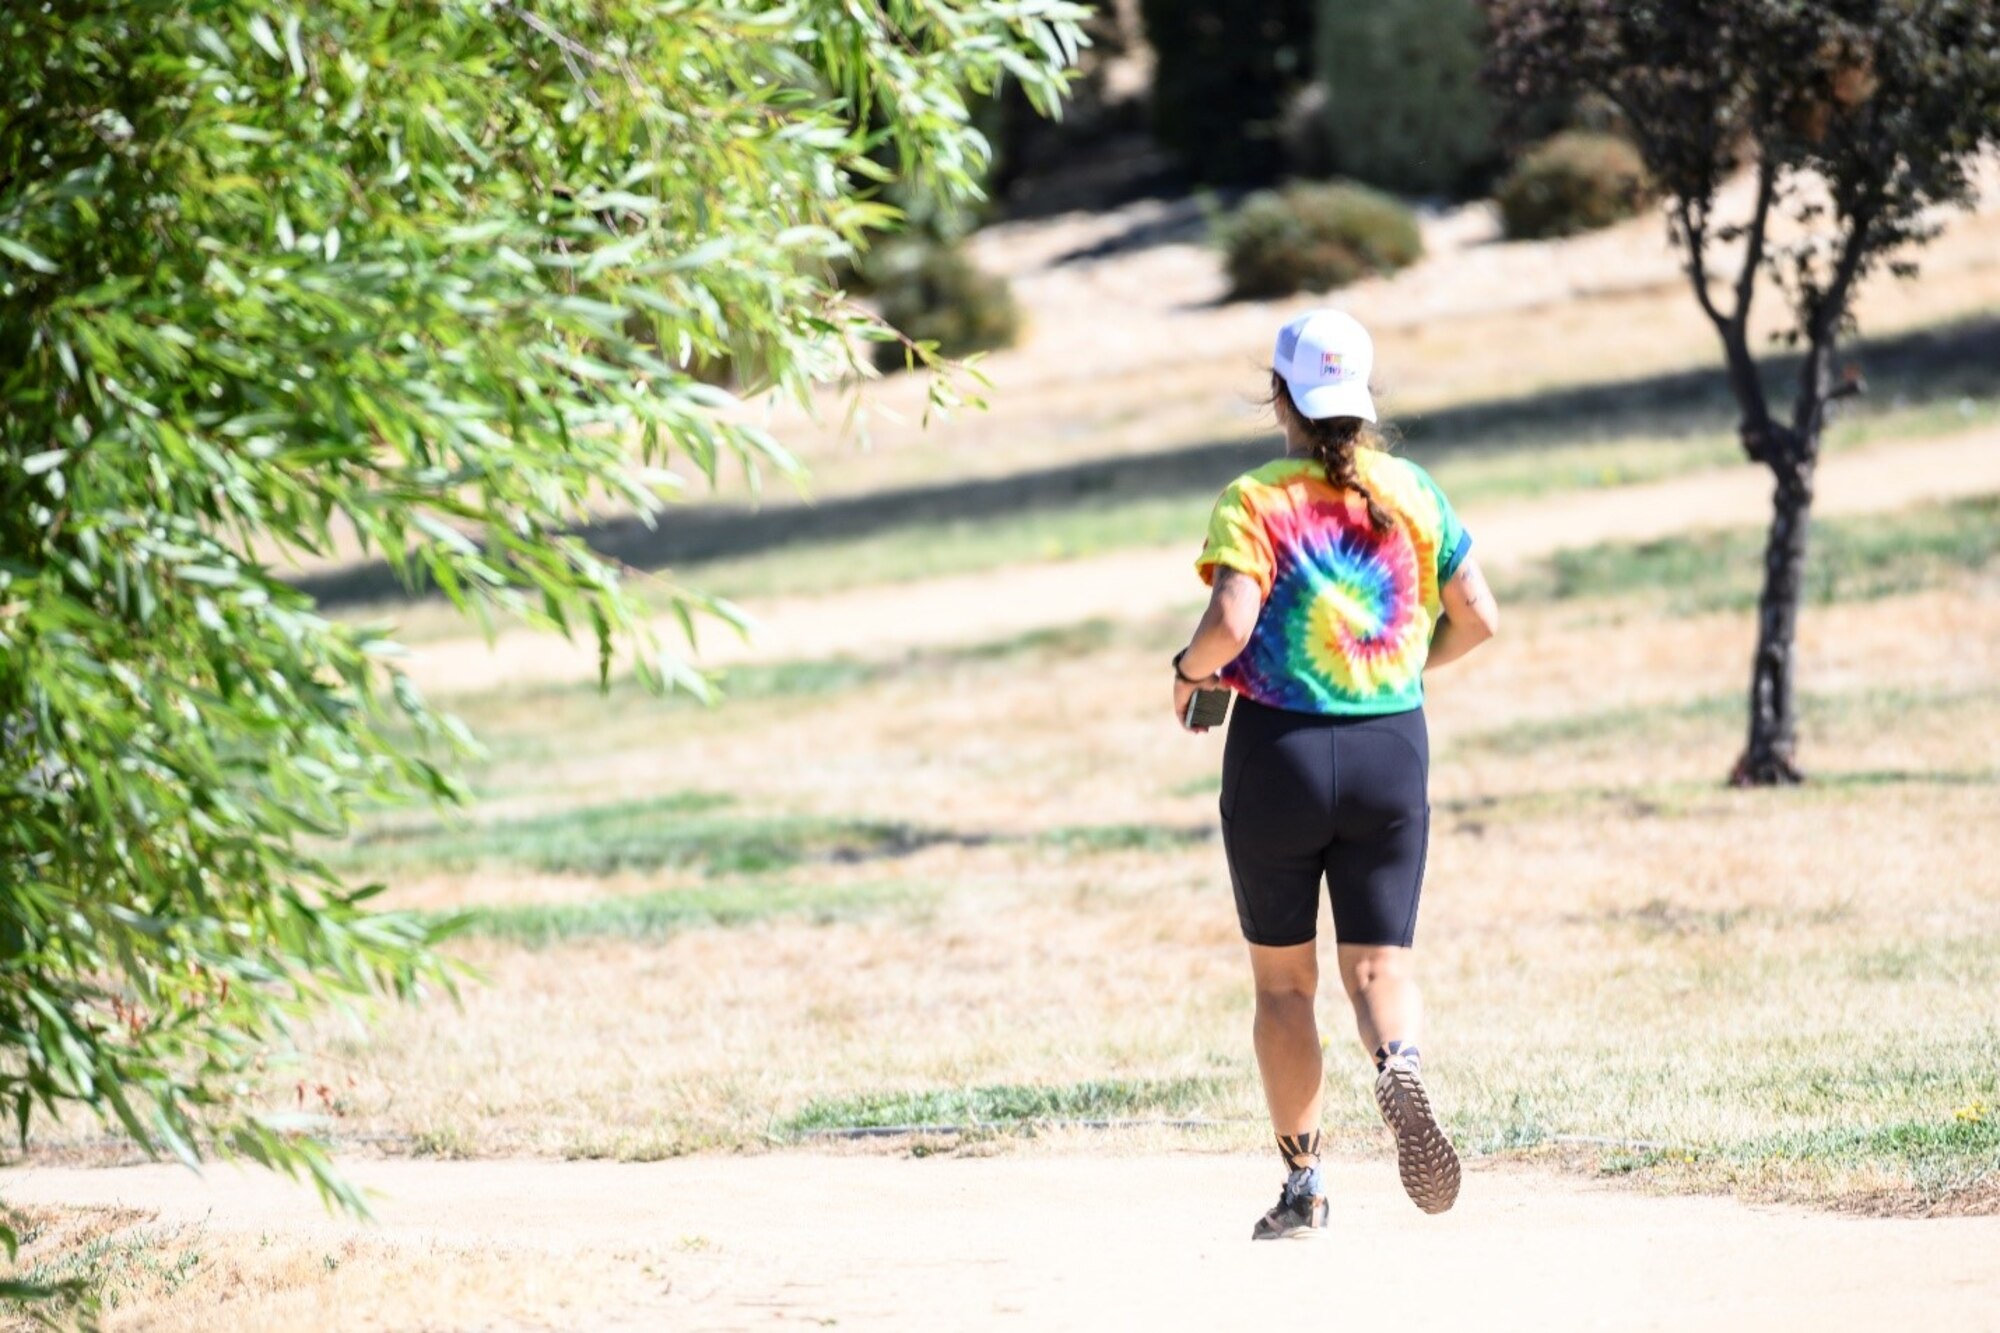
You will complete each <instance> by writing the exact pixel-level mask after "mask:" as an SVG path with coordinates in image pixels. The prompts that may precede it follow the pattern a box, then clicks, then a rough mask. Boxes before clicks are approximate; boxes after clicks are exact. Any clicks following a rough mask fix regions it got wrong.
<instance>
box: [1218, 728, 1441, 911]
mask: <svg viewBox="0 0 2000 1333" xmlns="http://www.w3.org/2000/svg"><path fill="white" fill-rule="evenodd" d="M1430 754H1431V748H1430V734H1429V732H1428V731H1427V730H1426V729H1425V727H1424V712H1423V709H1421V708H1418V709H1412V710H1411V711H1409V712H1407V713H1391V714H1389V715H1387V716H1383V717H1322V716H1319V715H1318V714H1313V713H1288V712H1285V711H1283V710H1281V709H1276V708H1267V707H1265V706H1264V705H1262V704H1258V703H1254V702H1252V701H1251V700H1250V699H1248V698H1245V697H1242V696H1239V697H1238V698H1237V700H1236V710H1235V716H1234V717H1232V718H1231V719H1230V723H1229V740H1228V743H1227V744H1226V745H1225V746H1224V748H1223V755H1222V843H1223V847H1224V849H1225V850H1226V851H1227V852H1228V854H1229V877H1230V880H1231V881H1232V882H1233V883H1234V885H1235V886H1236V915H1237V918H1238V920H1240V921H1241V922H1242V925H1243V937H1244V938H1245V939H1247V940H1249V941H1250V942H1251V943H1252V944H1263V945H1270V946H1273V947H1284V946H1286V945H1293V944H1304V943H1306V942H1307V941H1309V940H1311V939H1312V938H1313V937H1314V935H1315V934H1316V933H1317V931H1318V919H1319V886H1320V880H1321V879H1322V878H1324V879H1325V880H1326V883H1327V889H1328V892H1329V894H1330V896H1331V897H1332V900H1333V926H1334V933H1335V935H1336V936H1337V937H1338V939H1339V941H1340V942H1341V943H1342V944H1377V945H1382V944H1387V945H1400V946H1402V947H1404V948H1408V947H1409V945H1410V942H1411V941H1412V940H1413V939H1415V938H1416V931H1417V897H1418V895H1419V893H1420V892H1421V891H1422V889H1423V884H1424V856H1425V852H1426V849H1427V848H1428V846H1429V843H1430V822H1431V819H1430V795H1429V789H1430Z"/></svg>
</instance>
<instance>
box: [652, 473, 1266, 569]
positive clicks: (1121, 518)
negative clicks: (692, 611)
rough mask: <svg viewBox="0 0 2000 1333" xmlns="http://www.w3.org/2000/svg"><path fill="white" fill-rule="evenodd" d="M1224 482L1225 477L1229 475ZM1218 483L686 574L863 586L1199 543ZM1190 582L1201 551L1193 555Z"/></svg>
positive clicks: (906, 530)
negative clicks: (1183, 492) (1172, 493)
mask: <svg viewBox="0 0 2000 1333" xmlns="http://www.w3.org/2000/svg"><path fill="white" fill-rule="evenodd" d="M1223 480H1224V481H1226V480H1227V478H1223ZM1220 489H1221V487H1220V485H1219V484H1218V485H1216V486H1212V487H1204V488H1203V489H1201V490H1199V491H1190V492H1189V493H1187V494H1185V495H1174V496H1166V497H1149V498H1146V499H1138V500H1117V499H1113V498H1109V497H1100V498H1098V499H1096V500H1095V501H1093V502H1092V503H1090V504H1084V505H1076V506H1072V507H1064V508H1051V509H1041V510H1030V511H1028V512H1025V513H1019V512H1017V513H1005V514H997V515H995V516H993V517H992V518H964V519H953V520H950V521H948V522H942V523H937V522H923V521H918V522H913V523H907V524H898V525H896V526H895V527H893V528H890V529H887V530H885V531H882V532H875V533H870V534H869V535H868V536H865V537H853V538H847V539H843V540H837V541H824V542H812V543H804V544H800V545H794V546H786V547H783V548H780V549H779V550H777V551H774V552H772V553H771V554H769V555H756V556H747V557H743V558H741V559H733V560H718V561H711V562H707V563H703V564H692V565H688V566H687V567H686V568H684V569H681V570H677V571H676V576H677V577H678V578H680V579H681V580H682V581H684V582H686V583H689V584H691V585H693V586H694V587H698V588H701V589H702V590H704V591H706V592H710V593H713V594H716V595H718V596H722V597H730V598H757V597H777V596H791V595H804V594H815V593H827V592H838V591H841V590H843V589H847V588H852V587H855V586H857V585H873V584H883V583H907V582H909V581H911V580H914V579H926V578H941V577H944V576H946V575H951V574H971V573H976V572H978V571H980V570H986V569H997V568H1000V567H1002V566H1005V565H1017V564H1031V563H1043V562H1048V561H1056V560H1076V559H1081V558H1084V557H1087V556H1093V555H1103V554H1107V553H1109V552H1112V551H1125V550H1132V549H1135V548H1139V547H1146V546H1164V545H1167V544H1169V543H1172V542H1187V541H1190V540H1192V541H1194V542H1195V543H1196V544H1197V545H1199V543H1200V540H1201V534H1202V531H1203V529H1204V528H1206V527H1207V524H1208V511H1209V509H1210V507H1211V506H1212V505H1213V504H1214V503H1215V494H1216V492H1217V491H1218V490H1220ZM1188 561H1189V570H1190V572H1189V574H1188V577H1189V579H1190V580H1192V579H1193V577H1194V575H1193V572H1192V569H1193V561H1194V556H1193V553H1192V552H1190V554H1189V556H1188Z"/></svg>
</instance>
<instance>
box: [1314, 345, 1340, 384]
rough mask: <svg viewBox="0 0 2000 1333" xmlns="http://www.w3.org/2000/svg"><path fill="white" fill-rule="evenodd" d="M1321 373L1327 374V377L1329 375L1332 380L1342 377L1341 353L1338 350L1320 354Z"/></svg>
mask: <svg viewBox="0 0 2000 1333" xmlns="http://www.w3.org/2000/svg"><path fill="white" fill-rule="evenodd" d="M1319 373H1320V374H1322V375H1324V376H1326V377H1327V378H1328V379H1330V380H1337V379H1339V378H1340V353H1338V352H1321V353H1320V354H1319Z"/></svg>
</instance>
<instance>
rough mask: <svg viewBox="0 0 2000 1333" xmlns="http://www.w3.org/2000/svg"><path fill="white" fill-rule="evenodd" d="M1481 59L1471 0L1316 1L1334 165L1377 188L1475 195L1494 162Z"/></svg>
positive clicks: (1482, 40)
mask: <svg viewBox="0 0 2000 1333" xmlns="http://www.w3.org/2000/svg"><path fill="white" fill-rule="evenodd" d="M1485 53H1486V25H1485V20H1484V19H1483V18H1482V16H1481V14H1480V9H1479V5H1478V3H1477V0H1367V3H1365V4H1361V3H1356V0H1321V3H1320V7H1319V24H1318V53H1317V59H1318V65H1319V77H1320V81H1321V82H1322V83H1324V84H1325V85H1326V118H1327V126H1328V132H1329V135H1330V138H1331V141H1332V149H1333V155H1334V167H1335V169H1336V170H1338V171H1339V172H1340V173H1341V174H1342V175H1343V176H1350V177H1352V178H1354V179H1355V180H1360V181H1366V182H1367V183H1368V184H1370V185H1376V186H1380V187H1381V188H1383V189H1385V190H1397V191H1401V192H1405V193H1411V194H1450V195H1456V196H1459V197H1461V198H1465V197H1473V196H1476V195H1478V194H1483V193H1484V192H1485V190H1486V187H1487V185H1488V183H1489V182H1490V181H1491V180H1492V178H1493V173H1494V171H1495V170H1496V169H1497V168H1498V167H1499V166H1500V164H1501V154H1500V151H1499V148H1498V145H1497V142H1496V139H1495V133H1494V131H1495V127H1496V125H1497V123H1498V113H1497V110H1496V108H1495V106H1494V103H1493V100H1492V98H1491V97H1490V96H1488V94H1487V92H1486V89H1485V87H1484V85H1483V84H1482V83H1481V82H1480V63H1481V61H1482V60H1483V59H1484V58H1485Z"/></svg>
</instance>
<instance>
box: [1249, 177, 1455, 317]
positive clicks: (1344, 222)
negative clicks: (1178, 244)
mask: <svg viewBox="0 0 2000 1333" xmlns="http://www.w3.org/2000/svg"><path fill="white" fill-rule="evenodd" d="M1222 243H1223V249H1224V251H1225V254H1226V256H1227V258H1226V261H1225V262H1226V265H1227V268H1228V272H1229V286H1230V295H1232V296H1236V297H1260V296H1284V295H1287V294H1289V293H1291V292H1296V291H1324V290H1326V289H1327V288H1329V287H1340V286H1344V285H1346V284H1347V283H1350V282H1353V281H1354V280H1355V279H1356V278H1361V277H1366V276H1367V275H1368V274H1370V273H1389V272H1393V271H1395V270H1396V269H1399V268H1402V267H1403V266H1404V265H1406V264H1410V263H1413V262H1415V261H1416V260H1417V259H1418V258H1420V257H1421V256H1422V255H1423V252H1424V242H1423V236H1422V234H1421V233H1420V232H1419V231H1418V230H1417V219H1416V215H1415V214H1414V213H1412V212H1411V211H1410V210H1409V209H1408V208H1406V207H1404V206H1403V205H1402V204H1401V203H1398V202H1397V201H1396V200H1394V199H1392V198H1390V197H1389V196H1388V195H1386V194H1382V193H1380V192H1378V191H1375V190H1371V189H1369V188H1367V187H1366V186H1363V185H1354V184H1351V183H1346V182H1336V183H1333V184H1326V185H1293V186H1289V187H1287V188H1286V189H1284V190H1282V191H1268V190H1267V191H1262V192H1260V193H1257V194H1253V195H1251V196H1250V197H1249V198H1248V199H1246V200H1245V201H1244V202H1243V206H1242V207H1241V208H1240V209H1238V210H1237V212H1236V215H1235V216H1234V217H1233V218H1231V219H1230V220H1229V221H1228V223H1226V224H1225V226H1224V228H1223V232H1222Z"/></svg>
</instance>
